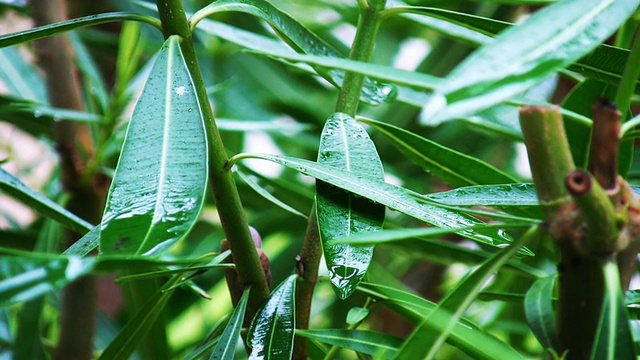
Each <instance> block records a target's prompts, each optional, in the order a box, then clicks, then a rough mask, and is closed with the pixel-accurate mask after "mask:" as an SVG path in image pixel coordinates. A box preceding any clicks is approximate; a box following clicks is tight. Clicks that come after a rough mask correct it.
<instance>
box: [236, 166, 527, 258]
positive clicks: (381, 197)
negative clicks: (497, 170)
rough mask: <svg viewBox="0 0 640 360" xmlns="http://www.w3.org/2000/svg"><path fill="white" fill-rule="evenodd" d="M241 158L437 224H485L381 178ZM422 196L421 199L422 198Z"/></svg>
mask: <svg viewBox="0 0 640 360" xmlns="http://www.w3.org/2000/svg"><path fill="white" fill-rule="evenodd" d="M242 158H257V159H264V160H269V161H273V162H275V163H278V164H280V165H283V166H286V167H289V168H291V169H294V170H296V171H298V172H301V173H303V174H305V175H309V176H312V177H315V178H316V179H318V180H321V181H324V182H327V183H330V184H332V185H335V186H337V187H340V188H342V189H345V190H347V191H350V192H352V193H354V194H356V195H360V196H362V197H365V198H367V199H369V200H371V201H373V202H377V203H380V204H383V205H385V206H387V207H389V208H390V209H393V210H396V211H399V212H401V213H404V214H406V215H409V216H412V217H414V218H416V219H419V220H421V221H424V222H426V223H428V224H431V225H434V226H437V227H441V228H445V229H456V228H457V229H459V228H466V227H470V226H474V225H479V224H484V223H483V222H482V221H480V220H478V219H476V218H474V217H472V216H470V215H467V214H464V213H461V212H458V211H453V210H449V209H445V208H443V206H444V205H439V204H438V203H435V202H429V201H428V200H426V199H424V198H423V197H422V196H421V195H419V194H416V193H415V192H413V191H411V190H408V189H405V188H401V187H398V186H395V185H391V184H388V183H385V182H383V181H378V180H373V179H370V178H368V177H363V176H355V175H352V174H350V173H346V172H344V171H340V170H337V169H336V168H334V167H332V166H329V165H325V164H320V163H316V162H312V161H308V160H303V159H297V158H292V157H286V156H276V155H266V154H241V155H237V156H236V157H235V160H236V161H237V160H238V159H242ZM422 199H424V201H423V200H422ZM460 210H462V209H460ZM457 233H458V234H459V235H461V236H464V237H467V238H469V239H471V240H474V241H478V242H481V243H485V244H488V245H492V246H498V247H504V246H506V245H505V244H509V243H511V242H512V241H513V239H512V238H511V237H510V236H509V235H508V234H505V233H504V232H503V231H500V230H497V229H474V230H468V229H466V230H460V231H459V232H457ZM523 253H525V254H531V252H529V251H528V250H523Z"/></svg>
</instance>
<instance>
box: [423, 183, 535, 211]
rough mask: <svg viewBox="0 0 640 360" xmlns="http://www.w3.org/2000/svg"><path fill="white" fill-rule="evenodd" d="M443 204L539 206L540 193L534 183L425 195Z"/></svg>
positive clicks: (481, 187)
mask: <svg viewBox="0 0 640 360" xmlns="http://www.w3.org/2000/svg"><path fill="white" fill-rule="evenodd" d="M423 196H424V197H425V198H427V199H429V200H433V201H437V202H439V203H441V204H447V205H454V206H503V207H504V206H514V207H532V206H539V205H540V203H539V202H538V193H537V192H536V187H535V185H533V184H532V183H518V184H503V185H479V186H465V187H461V188H457V189H453V190H449V191H443V192H438V193H432V194H426V195H423Z"/></svg>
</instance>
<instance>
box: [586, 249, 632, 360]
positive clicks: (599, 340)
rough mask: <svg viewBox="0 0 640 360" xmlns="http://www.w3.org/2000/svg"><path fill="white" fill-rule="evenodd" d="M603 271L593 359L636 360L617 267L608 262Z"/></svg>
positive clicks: (613, 263)
mask: <svg viewBox="0 0 640 360" xmlns="http://www.w3.org/2000/svg"><path fill="white" fill-rule="evenodd" d="M602 271H603V272H604V283H605V294H604V301H603V304H602V312H601V313H600V325H599V326H598V331H597V333H596V339H595V342H594V344H593V351H592V353H591V359H592V360H601V359H602V360H626V359H629V360H631V359H636V358H637V357H636V344H635V341H634V339H633V335H632V334H631V329H630V328H629V315H628V314H627V309H626V307H625V303H624V299H623V297H622V291H621V290H620V275H619V273H618V265H617V264H616V263H615V262H613V261H609V262H607V263H606V264H604V266H603V268H602Z"/></svg>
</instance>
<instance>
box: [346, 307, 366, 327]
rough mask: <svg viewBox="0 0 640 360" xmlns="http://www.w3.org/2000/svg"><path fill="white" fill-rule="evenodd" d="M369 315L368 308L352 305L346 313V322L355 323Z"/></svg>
mask: <svg viewBox="0 0 640 360" xmlns="http://www.w3.org/2000/svg"><path fill="white" fill-rule="evenodd" d="M368 315H369V309H367V308H362V307H352V308H351V309H349V312H348V313H347V320H346V323H347V324H349V325H355V324H357V323H359V322H361V321H362V320H364V319H365V318H366V317H367V316H368Z"/></svg>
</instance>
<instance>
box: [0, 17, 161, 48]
mask: <svg viewBox="0 0 640 360" xmlns="http://www.w3.org/2000/svg"><path fill="white" fill-rule="evenodd" d="M117 21H139V22H143V23H147V24H150V25H151V26H153V27H155V28H156V29H158V30H160V31H162V26H161V25H160V21H159V20H158V19H156V18H154V17H152V16H148V15H141V14H136V13H131V12H112V13H103V14H98V15H90V16H84V17H80V18H76V19H71V20H67V21H61V22H57V23H53V24H49V25H44V26H39V27H36V28H33V29H29V30H24V31H19V32H15V33H11V34H7V35H3V36H0V48H3V47H7V46H11V45H16V44H20V43H24V42H28V41H34V40H38V39H42V38H45V37H49V36H53V35H57V34H61V33H64V32H67V31H71V30H76V29H81V28H84V27H87V26H94V25H100V24H105V23H109V22H117Z"/></svg>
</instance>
